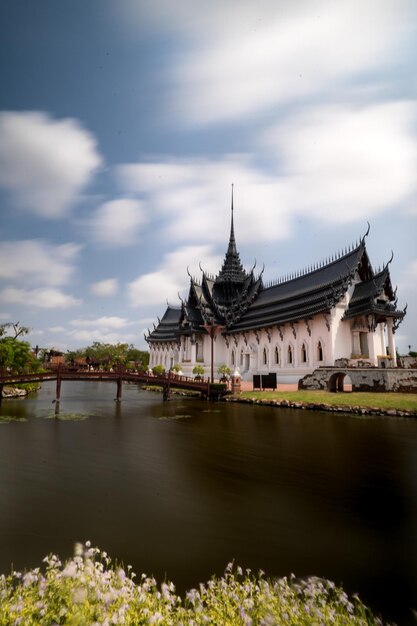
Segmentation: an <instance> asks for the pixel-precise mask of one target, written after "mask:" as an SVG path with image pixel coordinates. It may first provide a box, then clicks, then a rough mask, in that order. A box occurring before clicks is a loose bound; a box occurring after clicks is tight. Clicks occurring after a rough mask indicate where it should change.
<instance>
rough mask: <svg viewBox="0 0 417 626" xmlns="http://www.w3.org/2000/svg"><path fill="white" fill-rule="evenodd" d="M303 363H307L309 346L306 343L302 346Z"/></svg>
mask: <svg viewBox="0 0 417 626" xmlns="http://www.w3.org/2000/svg"><path fill="white" fill-rule="evenodd" d="M301 363H307V348H306V344H305V343H303V345H302V346H301Z"/></svg>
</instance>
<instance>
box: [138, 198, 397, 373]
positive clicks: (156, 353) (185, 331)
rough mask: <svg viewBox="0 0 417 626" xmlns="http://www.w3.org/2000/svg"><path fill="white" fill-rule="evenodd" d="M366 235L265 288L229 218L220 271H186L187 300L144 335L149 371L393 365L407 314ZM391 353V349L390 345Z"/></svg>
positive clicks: (288, 370) (258, 370)
mask: <svg viewBox="0 0 417 626" xmlns="http://www.w3.org/2000/svg"><path fill="white" fill-rule="evenodd" d="M368 234H369V226H368V231H367V232H366V234H365V235H364V236H363V237H362V238H361V239H360V241H359V242H358V243H357V244H355V245H352V246H350V247H349V248H347V249H346V250H345V251H343V252H341V253H339V254H336V255H334V256H332V257H331V258H329V259H327V260H326V261H324V262H321V263H318V264H316V265H314V266H312V267H311V268H308V269H307V270H306V271H304V272H300V273H296V274H294V275H292V276H290V277H286V278H284V279H279V280H277V281H275V282H273V283H271V284H264V282H263V280H262V274H263V270H262V272H260V273H258V274H255V267H253V268H252V269H251V270H250V271H246V270H245V269H244V268H243V266H242V263H241V261H240V256H239V253H238V250H237V246H236V240H235V234H234V223H233V197H232V210H231V227H230V236H229V244H228V247H227V251H226V255H225V259H224V262H223V266H222V268H221V269H220V271H219V273H218V274H217V275H216V276H211V275H209V274H207V273H206V272H204V271H203V270H202V274H201V279H200V280H197V279H195V278H193V277H191V276H190V287H189V292H188V297H187V299H186V300H185V301H182V302H181V304H180V305H179V306H170V305H168V306H167V309H166V311H165V313H164V315H163V317H162V319H159V318H158V324H157V325H155V324H154V330H153V331H152V332H150V331H148V335H147V336H145V339H146V341H147V342H148V344H149V349H150V363H149V365H150V367H153V366H155V365H163V366H164V367H165V368H166V369H169V368H171V367H172V366H173V365H174V364H177V363H179V364H180V365H181V368H182V371H183V373H184V374H188V375H191V374H192V370H193V368H194V367H195V366H196V365H202V366H203V367H204V369H205V373H206V375H209V374H210V368H211V337H210V333H212V334H214V332H213V331H216V335H217V336H216V339H215V342H214V368H215V371H216V370H217V367H218V366H220V365H221V364H226V365H227V366H229V367H230V369H231V370H232V371H233V370H235V369H236V368H238V369H239V371H240V374H241V376H242V378H243V380H252V376H253V375H255V374H266V373H270V372H275V373H276V374H277V380H278V382H297V381H298V380H299V379H300V378H302V377H303V376H305V375H306V374H309V373H311V372H312V371H313V370H314V369H316V368H317V367H320V366H324V365H326V366H332V365H334V364H335V362H336V361H337V360H339V359H346V360H347V361H348V362H349V364H352V365H354V364H355V363H358V362H363V361H365V362H366V363H368V364H370V365H374V366H377V365H378V363H381V362H383V363H384V364H386V362H387V361H388V363H389V366H391V367H396V365H397V363H396V348H395V337H394V333H395V330H396V329H397V327H398V325H399V324H400V322H401V320H402V319H403V317H404V315H405V313H406V308H405V309H404V310H399V309H397V298H396V290H395V291H394V290H393V288H392V284H391V278H390V272H389V265H390V262H391V261H392V257H391V259H390V261H388V262H387V264H386V265H385V266H384V267H383V268H382V269H380V270H379V271H374V270H373V268H372V265H371V262H370V260H369V257H368V253H367V250H366V245H365V240H366V237H367V236H368ZM387 345H388V351H389V354H388V355H387V350H386V346H387Z"/></svg>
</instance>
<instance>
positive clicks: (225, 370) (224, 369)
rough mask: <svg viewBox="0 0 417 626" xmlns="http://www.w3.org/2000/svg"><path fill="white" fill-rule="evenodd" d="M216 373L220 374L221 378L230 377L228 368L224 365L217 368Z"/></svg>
mask: <svg viewBox="0 0 417 626" xmlns="http://www.w3.org/2000/svg"><path fill="white" fill-rule="evenodd" d="M217 373H218V374H221V376H222V378H225V377H226V376H230V367H227V365H225V364H223V365H220V367H218V368H217Z"/></svg>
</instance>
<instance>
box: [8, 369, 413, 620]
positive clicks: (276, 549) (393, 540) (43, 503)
mask: <svg viewBox="0 0 417 626" xmlns="http://www.w3.org/2000/svg"><path fill="white" fill-rule="evenodd" d="M61 394H62V395H61V403H60V407H59V409H60V410H59V414H57V415H56V414H55V406H56V405H55V404H54V403H53V400H54V397H55V385H54V383H46V384H44V385H43V388H42V390H41V391H40V392H38V393H37V394H34V395H32V396H31V397H29V398H27V399H18V400H3V402H2V403H1V405H0V571H1V572H3V573H8V572H9V571H10V568H11V563H13V567H14V568H15V569H22V568H25V567H32V566H37V565H39V564H40V562H41V560H42V558H43V557H44V556H45V555H46V554H48V553H50V552H55V553H58V554H59V555H60V556H61V557H62V558H65V557H68V556H70V555H71V554H72V551H73V545H74V542H75V541H86V540H90V541H91V542H92V544H93V545H96V546H98V547H100V548H101V549H103V550H106V551H107V552H108V553H109V554H110V555H111V556H112V557H114V558H117V559H118V560H119V561H121V560H122V561H123V562H124V563H125V565H127V564H131V565H133V568H134V571H136V572H137V573H138V574H139V573H142V572H146V573H147V574H154V575H155V576H156V577H157V579H158V581H159V582H162V580H163V579H164V577H165V576H166V577H167V578H168V579H170V580H173V581H174V583H175V584H176V586H177V589H178V590H179V591H180V592H183V591H184V590H185V589H189V588H191V587H192V586H195V585H198V583H199V582H200V581H205V580H207V579H208V578H209V577H210V576H211V575H212V574H214V573H217V574H222V573H223V571H224V569H225V567H226V565H227V563H228V562H229V561H230V560H232V559H234V560H235V563H236V564H238V565H242V567H250V568H252V569H253V570H255V571H257V570H258V569H263V570H264V571H265V572H266V573H267V575H269V576H283V575H287V574H290V573H291V572H294V573H295V574H296V575H297V576H307V575H317V576H323V577H326V578H330V579H332V580H334V581H335V582H336V583H341V584H343V586H344V587H345V589H346V590H347V591H349V592H350V593H353V592H358V593H359V595H360V597H361V598H362V599H363V600H364V601H365V602H366V603H367V604H370V605H371V606H372V607H373V608H374V609H376V611H377V612H379V613H382V615H383V617H384V618H385V619H395V620H396V621H397V623H398V624H412V623H414V624H415V622H414V621H413V620H412V617H411V608H412V607H414V608H416V609H417V585H416V582H417V420H413V419H399V418H380V417H375V418H373V417H372V418H371V417H367V418H363V417H362V418H360V417H358V416H355V417H352V416H349V415H342V414H340V415H339V414H338V415H335V414H330V413H320V412H309V411H301V410H300V411H298V410H291V409H279V408H270V407H256V406H251V405H243V404H242V405H240V404H234V403H233V404H227V403H209V402H203V401H199V400H190V399H187V398H175V399H174V398H173V399H171V400H170V401H169V402H165V403H164V402H163V401H162V397H161V395H159V394H157V393H151V392H146V391H142V390H140V389H138V388H137V387H136V386H134V385H125V386H124V387H123V400H122V402H121V403H117V402H115V401H114V398H115V395H116V385H115V384H112V383H106V382H101V383H99V382H97V383H96V382H94V383H93V382H84V383H82V382H67V381H65V382H64V383H63V385H62V392H61Z"/></svg>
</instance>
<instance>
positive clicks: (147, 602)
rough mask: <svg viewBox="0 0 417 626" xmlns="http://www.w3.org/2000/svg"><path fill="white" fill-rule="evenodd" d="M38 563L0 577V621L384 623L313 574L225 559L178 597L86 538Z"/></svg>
mask: <svg viewBox="0 0 417 626" xmlns="http://www.w3.org/2000/svg"><path fill="white" fill-rule="evenodd" d="M44 563H45V564H46V567H45V568H44V569H45V571H41V568H36V569H33V570H31V571H29V572H23V573H22V572H13V573H12V574H11V575H10V576H7V577H6V576H0V604H1V611H0V626H9V625H10V624H16V625H17V624H19V625H20V626H35V625H36V626H50V625H51V624H56V625H58V624H67V625H71V626H83V625H86V624H97V625H98V624H108V625H109V626H110V624H125V625H129V626H139V625H141V624H143V625H144V624H160V625H162V626H169V625H172V626H180V625H183V626H186V625H191V624H193V625H194V626H200V625H203V624H213V625H223V624H224V625H227V626H255V624H259V625H264V626H267V625H270V624H274V625H275V626H284V625H285V626H287V625H288V624H291V625H292V626H298V625H300V626H301V625H302V626H306V625H307V624H334V625H335V626H342V625H343V626H376V625H377V624H379V625H380V626H382V621H380V620H378V619H377V618H376V617H374V616H373V614H372V613H371V611H370V610H369V609H367V608H366V606H364V604H363V603H362V602H361V601H360V600H359V599H358V598H357V597H356V596H353V597H352V598H349V597H348V596H347V595H346V593H345V592H344V591H343V589H341V588H338V587H336V586H335V585H334V584H333V583H332V582H330V581H327V580H323V579H319V578H314V577H312V578H308V579H306V580H297V579H296V578H295V577H293V576H292V577H290V578H289V579H288V578H281V579H278V580H268V579H266V578H265V577H264V576H263V574H262V573H260V574H258V575H253V574H252V573H251V572H250V570H245V571H244V572H243V571H242V570H241V568H239V567H236V568H234V567H233V566H232V564H229V565H228V567H227V568H226V572H225V574H224V575H223V577H213V578H212V579H211V580H210V581H209V582H208V583H206V584H204V585H203V584H200V585H199V587H198V589H192V590H191V591H189V592H188V593H187V594H186V596H185V598H184V599H183V598H181V597H180V596H178V595H177V594H176V592H175V587H174V585H173V584H172V583H170V582H163V583H162V584H161V585H158V584H157V582H156V581H155V579H153V578H148V577H146V576H145V575H144V574H142V576H141V577H140V580H138V581H137V582H135V578H136V574H135V573H133V572H132V571H131V568H130V566H128V567H127V569H126V570H125V569H124V568H122V567H120V566H118V565H113V564H112V562H111V560H110V558H109V557H108V556H107V554H106V553H105V552H100V550H98V549H97V548H92V547H91V546H90V545H89V542H87V544H86V545H85V546H82V545H78V546H76V553H75V556H74V558H73V559H70V560H68V561H66V562H65V563H61V561H60V559H59V558H58V557H57V556H54V555H51V556H49V557H47V558H46V559H44Z"/></svg>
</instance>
